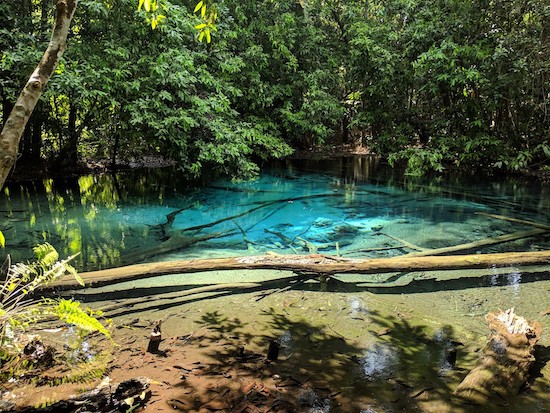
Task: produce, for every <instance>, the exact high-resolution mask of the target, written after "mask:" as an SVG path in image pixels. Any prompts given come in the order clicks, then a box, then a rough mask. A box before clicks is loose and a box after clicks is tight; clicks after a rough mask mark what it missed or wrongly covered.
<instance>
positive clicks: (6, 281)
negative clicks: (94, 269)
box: [0, 243, 111, 358]
mask: <svg viewBox="0 0 550 413" xmlns="http://www.w3.org/2000/svg"><path fill="white" fill-rule="evenodd" d="M34 253H35V255H36V261H34V262H29V263H17V264H11V261H10V258H9V257H8V259H7V260H6V262H5V264H4V266H3V267H2V269H1V270H0V278H1V279H3V281H2V282H1V283H0V356H1V357H2V358H3V357H4V356H7V355H8V354H9V353H17V352H18V351H19V350H20V348H19V344H18V337H19V335H20V333H22V332H24V331H26V330H28V329H30V328H31V327H32V326H34V325H36V323H38V322H40V321H42V320H45V319H47V318H51V317H52V316H55V317H57V318H59V319H60V320H61V321H63V322H65V323H68V324H73V325H74V326H76V328H77V329H78V330H80V332H81V334H80V336H81V337H84V336H85V335H87V334H89V333H90V332H95V331H97V332H100V333H101V334H103V335H105V336H107V337H108V338H110V337H111V336H110V333H109V331H108V330H107V329H106V327H105V326H104V325H103V324H102V323H101V322H100V321H99V320H97V318H95V317H96V316H100V315H101V313H100V312H93V311H91V310H85V309H83V308H81V307H80V303H78V302H75V301H72V300H52V299H45V298H39V299H36V298H34V297H33V293H34V292H35V291H37V290H38V289H39V288H42V287H45V286H48V285H50V284H51V283H53V282H55V281H56V280H58V279H60V278H61V277H63V276H65V275H72V276H74V277H75V278H76V279H77V281H78V282H79V283H81V284H82V285H84V283H83V281H82V279H81V278H80V277H79V276H78V275H77V273H76V270H75V268H74V267H73V266H71V265H70V264H69V261H70V260H72V259H73V258H74V257H75V256H71V257H69V258H67V259H65V260H59V254H58V253H57V251H56V250H55V248H54V247H53V246H52V245H50V244H48V243H45V244H42V245H39V246H37V247H35V248H34Z"/></svg>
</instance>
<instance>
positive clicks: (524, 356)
mask: <svg viewBox="0 0 550 413" xmlns="http://www.w3.org/2000/svg"><path fill="white" fill-rule="evenodd" d="M486 319H487V323H488V325H489V328H490V330H491V336H490V337H489V340H488V341H487V344H486V345H485V348H484V349H483V351H482V354H481V356H480V359H479V361H478V362H477V364H476V366H475V367H474V368H473V369H472V370H471V371H470V372H469V373H468V375H467V376H466V377H465V378H464V380H463V381H462V382H461V383H460V384H459V386H458V387H457V388H456V390H455V391H454V395H455V396H457V397H459V398H460V399H462V400H463V401H466V402H468V403H475V404H485V403H487V402H488V401H494V402H497V403H499V404H502V403H503V402H507V401H509V400H510V399H511V398H512V397H514V396H516V395H517V394H518V393H519V391H520V389H521V388H522V387H523V385H524V384H525V382H526V381H527V378H528V373H529V368H530V367H531V364H532V363H533V362H534V361H535V357H534V356H533V353H534V351H535V344H536V343H537V341H538V339H539V338H540V334H541V331H542V327H541V325H540V324H539V323H537V322H532V321H530V322H527V321H526V320H525V319H524V318H523V317H519V316H517V315H516V314H515V313H514V309H513V308H512V309H510V310H506V311H500V312H498V313H489V314H487V316H486Z"/></svg>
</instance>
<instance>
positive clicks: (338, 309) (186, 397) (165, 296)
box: [3, 271, 550, 413]
mask: <svg viewBox="0 0 550 413" xmlns="http://www.w3.org/2000/svg"><path fill="white" fill-rule="evenodd" d="M521 275H522V276H523V277H524V279H525V277H526V275H525V274H524V273H522V274H521ZM185 277H186V278H185V283H184V285H182V281H181V279H180V281H179V284H178V283H176V280H177V278H174V276H172V278H170V277H158V278H156V279H150V280H144V281H142V283H144V284H143V285H140V284H138V283H137V282H134V283H127V284H120V285H117V286H114V287H108V288H107V287H105V288H103V289H94V290H89V291H84V292H83V293H82V294H81V295H79V296H77V298H79V299H87V301H89V303H88V304H89V305H90V306H91V307H93V308H104V309H106V310H107V314H108V315H109V316H110V317H112V319H113V322H114V326H115V327H114V330H113V339H114V342H115V343H116V345H112V344H111V343H110V342H109V341H108V340H103V341H101V342H100V346H99V347H100V348H103V349H104V350H106V352H107V353H109V354H110V356H109V357H110V358H109V360H110V361H108V367H107V370H106V371H105V373H104V375H103V377H99V378H96V379H92V378H89V379H88V381H87V382H86V383H84V384H78V385H75V384H62V385H57V386H41V387H37V386H32V385H29V384H27V385H25V384H24V383H23V382H22V381H18V382H15V383H11V384H8V385H6V387H5V389H4V392H3V399H4V400H13V401H15V402H16V403H17V404H18V406H38V405H45V404H49V403H52V402H53V401H55V400H57V399H63V398H67V397H69V396H70V395H71V394H78V393H79V392H82V391H85V390H88V389H93V388H95V387H96V386H97V385H98V384H99V382H100V381H101V379H102V378H104V377H105V376H108V377H109V379H110V381H111V383H113V384H116V383H119V382H121V381H123V380H126V379H129V378H135V377H147V378H148V379H149V380H150V389H151V391H152V395H151V398H150V400H149V401H148V403H147V404H146V406H145V407H144V408H142V409H143V411H153V412H174V411H186V412H211V411H221V412H315V413H318V412H326V413H328V412H358V413H359V412H361V413H374V412H438V413H439V412H443V413H445V412H474V411H475V412H480V411H488V412H491V411H495V412H535V413H538V412H548V411H550V365H549V363H548V361H549V359H550V334H549V333H548V332H550V316H548V315H545V314H547V312H548V310H550V302H549V301H548V298H547V297H548V296H549V294H548V292H549V291H550V281H546V280H540V281H537V280H536V279H534V278H533V279H530V282H527V283H523V284H522V283H513V282H510V283H509V285H498V283H495V285H494V286H492V287H484V288H481V287H476V288H473V287H471V288H459V286H458V284H453V281H452V278H453V276H452V273H451V272H447V273H445V274H425V273H423V274H416V275H414V274H412V275H408V277H409V278H408V279H405V280H403V279H399V280H397V279H396V278H395V276H394V277H393V278H392V277H391V276H388V277H390V278H387V279H384V280H381V279H378V280H375V279H370V281H369V282H365V279H364V276H363V277H362V278H361V277H360V276H357V279H356V280H353V277H352V276H345V277H344V276H342V277H337V278H336V279H331V280H329V281H328V283H327V284H320V283H319V282H318V281H316V280H310V281H309V282H306V283H303V282H301V281H298V280H297V279H296V278H295V277H293V276H292V275H291V274H289V273H282V272H268V271H263V272H260V271H258V272H253V273H251V274H248V275H247V276H244V277H243V276H242V275H239V276H237V274H235V273H232V272H228V273H224V274H217V275H216V277H215V279H216V281H217V282H218V283H219V284H210V283H205V278H204V276H197V278H193V276H185ZM444 277H447V278H449V277H450V278H451V279H447V281H446V282H447V284H446V285H448V286H449V287H448V288H447V289H445V288H439V289H437V288H435V287H434V285H438V284H437V282H440V283H441V282H443V281H441V279H442V278H444ZM495 277H498V278H499V280H500V279H501V278H502V277H511V275H510V274H509V273H507V274H506V275H495ZM438 279H439V280H440V281H437V280H438ZM273 280H277V282H274V281H273ZM434 280H435V281H434ZM501 281H502V280H501ZM147 283H148V284H147ZM399 283H401V284H403V285H405V286H406V285H409V288H410V286H411V285H413V286H414V285H416V287H415V290H416V291H413V292H410V291H409V292H408V293H407V294H405V293H402V294H401V293H399ZM415 283H416V284H415ZM434 283H435V284H434ZM373 285H377V286H378V287H380V288H379V289H373V288H372V287H373ZM381 285H389V286H390V287H392V288H393V289H392V288H389V287H388V289H387V290H386V289H384V288H381ZM153 286H154V287H153ZM423 286H424V287H425V289H426V291H422V289H423ZM451 287H452V288H451ZM151 288H156V290H154V291H156V294H155V295H150V294H147V293H146V291H147V290H148V289H149V291H153V290H151ZM403 288H404V287H403ZM369 289H370V291H377V293H372V292H370V291H369ZM123 295H124V296H125V298H120V297H121V296H123ZM116 297H119V298H116ZM509 307H515V308H516V312H517V313H518V314H520V315H522V316H524V317H526V318H527V319H531V320H532V319H536V320H537V321H539V322H540V323H541V324H542V325H543V329H544V330H543V336H542V338H541V340H540V341H539V346H538V348H537V364H536V366H535V369H534V371H533V377H532V379H531V381H530V384H529V386H528V387H527V388H526V389H525V390H524V391H522V392H521V394H520V395H519V396H518V397H516V398H515V399H514V400H512V401H509V402H504V401H500V402H499V403H498V404H487V405H485V406H482V407H481V408H480V407H479V406H470V405H465V404H463V403H462V402H460V401H459V400H456V399H455V398H453V396H452V392H453V390H454V389H455V388H456V387H457V385H458V384H459V383H460V382H461V380H462V379H463V378H464V376H465V375H466V374H467V372H468V371H469V370H470V369H471V368H473V366H474V365H475V363H476V360H477V358H478V356H479V352H480V349H481V348H482V347H483V345H484V343H485V341H486V338H487V336H488V334H489V331H488V329H487V327H486V324H485V321H484V316H485V314H487V313H488V312H491V311H495V310H497V309H499V308H509ZM159 320H161V321H162V336H163V341H162V342H161V344H160V350H162V351H163V355H153V354H150V353H147V352H146V351H145V350H146V347H147V343H148V340H149V335H150V332H151V330H152V328H153V325H154V323H155V322H157V321H159ZM271 341H276V342H277V343H278V345H279V354H278V358H277V360H276V361H268V360H266V356H267V353H268V348H269V345H270V342H271ZM451 349H456V350H457V359H456V364H455V365H454V366H453V365H451V364H450V363H449V359H448V356H447V355H448V353H449V350H451ZM48 374H50V376H51V374H52V373H51V372H50V373H48ZM138 411H139V410H138Z"/></svg>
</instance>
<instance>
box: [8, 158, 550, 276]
mask: <svg viewBox="0 0 550 413" xmlns="http://www.w3.org/2000/svg"><path fill="white" fill-rule="evenodd" d="M479 213H490V214H498V215H501V216H506V217H512V218H518V219H523V220H530V221H536V222H539V223H545V224H550V190H549V188H548V187H544V186H541V185H540V184H538V183H536V182H529V181H527V180H521V179H482V178H480V177H466V178H464V177H463V178H446V179H443V178H438V177H435V178H424V179H412V178H409V177H405V176H403V175H400V174H399V173H397V172H395V171H392V170H391V169H389V168H387V166H386V165H382V164H379V163H378V162H377V161H376V160H375V159H373V158H367V157H362V158H344V159H338V160H334V161H288V162H284V163H281V164H279V165H274V166H270V167H266V168H264V170H263V172H262V174H261V176H260V177H259V178H258V179H255V180H252V181H243V182H235V181H230V180H218V181H215V182H210V183H208V184H205V185H196V184H195V185H192V184H190V183H189V182H186V181H185V180H184V179H183V178H182V177H181V176H180V175H179V174H178V172H177V170H175V169H172V168H168V169H166V168H165V169H156V170H153V169H150V170H136V171H130V172H122V173H118V174H116V175H108V174H105V175H97V176H91V175H90V176H81V177H69V178H62V179H56V180H51V179H47V180H42V181H33V182H23V183H13V184H11V185H9V186H8V187H7V188H6V190H5V191H4V193H3V194H2V195H1V197H0V228H1V229H2V231H3V232H4V235H5V237H6V240H7V249H6V251H8V252H9V253H10V254H11V255H12V257H13V258H14V260H20V259H28V258H31V256H32V253H31V248H32V247H33V246H34V245H36V244H38V243H40V242H44V241H47V242H49V243H51V244H53V245H54V246H55V247H56V248H57V249H58V251H59V252H60V254H61V256H68V255H72V254H75V253H78V252H80V255H79V256H78V257H77V258H76V260H75V263H76V266H77V267H78V268H79V269H80V270H92V269H97V268H107V267H113V266H117V265H121V264H128V263H135V262H141V261H150V260H164V259H177V258H197V257H216V256H235V255H247V254H263V253H265V252H268V251H272V252H277V253H283V254H287V253H290V254H292V253H300V254H302V253H309V252H319V253H327V254H340V255H342V256H344V257H384V256H394V255H401V254H404V253H407V252H411V251H414V249H415V247H417V248H418V249H422V248H424V249H432V248H442V247H447V246H453V245H458V244H463V243H467V242H470V241H476V240H480V239H484V238H490V237H494V236H497V235H502V234H508V233H513V232H516V231H522V230H530V229H532V227H531V226H529V225H524V224H519V223H514V222H510V221H506V220H503V219H496V218H493V217H488V216H487V215H481V214H479ZM174 240H176V241H174ZM167 241H168V242H167ZM548 247H550V238H549V237H548V235H546V234H543V235H538V236H536V237H530V238H526V239H521V240H518V241H514V242H509V243H505V244H498V245H491V246H487V247H483V248H479V249H478V250H475V251H479V252H494V251H509V250H516V251H520V250H539V249H545V248H548ZM468 252H472V251H468Z"/></svg>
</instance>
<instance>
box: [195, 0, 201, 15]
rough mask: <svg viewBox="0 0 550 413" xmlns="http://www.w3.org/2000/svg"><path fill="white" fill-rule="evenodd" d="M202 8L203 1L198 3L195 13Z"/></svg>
mask: <svg viewBox="0 0 550 413" xmlns="http://www.w3.org/2000/svg"><path fill="white" fill-rule="evenodd" d="M201 7H202V0H201V1H199V2H198V3H197V5H196V6H195V10H193V13H196V12H198V11H199V9H200V8H201Z"/></svg>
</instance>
